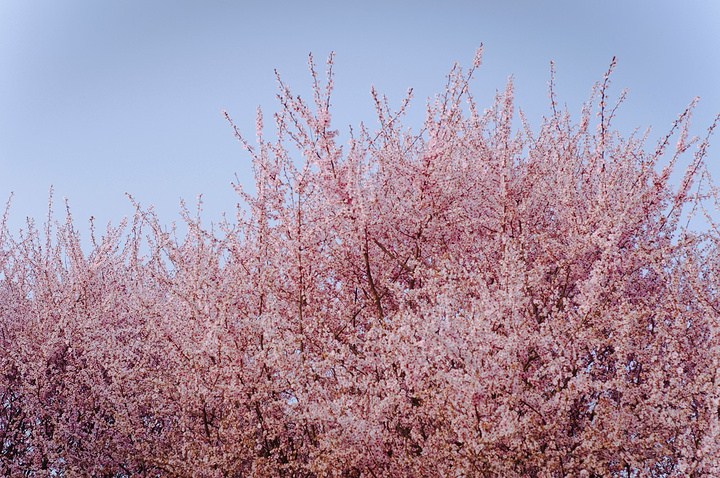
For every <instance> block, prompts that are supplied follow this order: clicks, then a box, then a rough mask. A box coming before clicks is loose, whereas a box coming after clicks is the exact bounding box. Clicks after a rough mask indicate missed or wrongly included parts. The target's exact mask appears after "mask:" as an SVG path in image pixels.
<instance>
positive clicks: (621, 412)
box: [0, 54, 720, 477]
mask: <svg viewBox="0 0 720 478" xmlns="http://www.w3.org/2000/svg"><path fill="white" fill-rule="evenodd" d="M479 64H480V55H479V54H478V55H477V57H476V59H475V62H474V64H473V67H472V68H471V69H470V70H469V72H467V73H464V72H463V71H462V70H461V69H460V68H459V67H457V66H456V67H455V68H454V69H453V70H452V71H451V73H450V74H449V76H448V84H447V88H446V90H445V91H444V92H443V93H442V94H441V95H439V96H437V97H436V98H435V99H434V101H431V102H430V103H429V105H428V109H427V119H426V121H425V123H424V125H423V126H422V129H421V131H420V132H419V133H412V132H411V131H409V130H406V129H404V128H403V126H402V125H401V122H400V120H401V117H402V115H403V112H404V110H405V107H406V106H407V103H408V101H409V97H408V101H406V102H405V103H403V105H402V107H401V109H400V110H399V111H393V110H391V109H390V108H389V107H388V105H387V101H386V100H385V99H384V98H382V97H380V96H379V95H377V94H376V93H374V92H373V96H374V99H375V102H376V105H377V115H378V120H379V125H380V126H379V128H378V129H377V130H375V131H371V130H369V129H367V128H366V127H364V126H361V127H360V128H359V130H358V131H356V132H354V133H352V137H351V139H350V141H349V143H348V144H347V145H345V146H344V147H343V146H341V145H339V144H338V143H337V132H336V131H334V130H332V129H331V125H330V112H329V105H330V95H331V91H332V88H333V83H332V57H331V58H330V60H329V61H328V75H327V83H325V84H322V83H321V79H320V78H319V75H318V74H317V72H316V70H315V67H314V65H313V64H312V60H311V74H312V79H313V82H314V98H313V100H312V102H310V103H307V102H305V101H304V100H302V99H301V98H299V97H296V96H293V95H292V94H291V93H290V91H289V89H288V88H287V87H286V86H285V85H284V84H283V83H282V82H280V94H279V99H280V103H281V108H280V111H279V112H278V113H277V114H276V115H275V122H276V130H277V138H276V139H275V140H272V141H271V140H267V139H265V137H264V136H263V124H262V115H261V114H259V116H258V140H257V144H256V145H251V144H250V143H249V142H247V141H246V140H245V139H243V137H242V136H240V135H239V134H238V138H240V139H241V141H242V143H243V145H244V146H245V147H246V148H247V149H248V150H249V151H250V154H251V155H252V158H253V168H254V169H253V170H254V173H255V180H256V192H255V193H254V194H252V195H250V194H247V193H245V192H244V191H243V190H242V188H240V187H239V186H238V187H237V189H238V191H239V193H240V194H241V196H242V198H243V199H244V201H245V203H246V204H247V206H248V210H247V212H246V213H244V214H243V213H240V214H239V215H238V219H237V221H236V222H235V223H233V224H230V223H226V224H223V225H222V227H221V228H220V232H211V231H208V230H206V229H204V228H203V227H202V225H201V224H200V221H199V219H197V218H194V217H192V216H191V215H190V214H188V213H187V212H186V214H185V221H186V223H187V226H188V234H187V235H186V237H185V238H183V239H178V238H177V237H176V236H175V235H173V234H172V231H170V232H167V231H165V230H163V229H162V227H161V225H160V222H159V220H158V218H156V217H155V216H154V214H153V213H152V212H151V211H143V210H141V209H140V208H138V211H137V213H136V215H135V216H134V218H132V219H131V220H130V221H129V223H123V224H121V225H120V227H118V228H117V229H108V230H107V231H106V233H105V235H103V236H102V237H100V238H98V237H97V236H96V234H95V233H94V231H93V232H92V234H91V250H90V252H89V253H87V254H86V253H84V252H83V250H82V249H81V245H80V238H79V233H78V231H77V230H76V229H75V226H74V225H73V221H72V217H71V216H70V213H69V212H68V213H67V219H66V221H65V222H64V223H57V222H54V221H53V220H52V215H49V216H48V221H47V223H46V225H45V227H44V231H38V230H36V229H35V228H34V227H33V225H32V223H31V224H29V227H28V230H27V231H26V232H25V233H24V234H21V235H19V237H13V236H12V235H11V234H10V233H9V232H8V230H7V229H8V228H7V226H6V223H7V221H6V220H3V223H2V224H3V227H2V232H1V233H0V274H1V275H0V341H2V343H1V344H0V471H2V473H4V474H5V475H6V476H32V477H35V476H38V477H39V476H68V477H69V476H101V477H125V476H153V477H157V476H168V477H184V476H194V477H241V476H242V477H244V476H258V477H261V476H287V477H322V476H338V477H340V476H343V477H381V476H386V477H389V476H392V477H399V476H401V477H405V476H406V477H435V476H453V477H460V476H468V477H469V476H477V477H494V476H498V477H512V476H517V477H563V476H568V477H570V476H573V477H574V476H585V477H640V476H654V477H665V476H695V477H701V476H702V477H710V476H720V458H718V457H720V388H719V386H720V348H719V347H720V296H719V295H718V291H719V290H720V289H719V287H720V254H718V252H719V251H718V245H719V244H720V241H719V240H720V236H719V235H718V232H717V229H715V228H714V226H713V227H711V228H710V229H709V231H708V232H693V231H692V230H690V229H689V228H688V227H686V226H685V225H683V221H684V217H685V214H686V213H688V212H689V213H690V214H691V215H692V216H698V215H701V214H702V211H704V209H703V208H702V204H703V201H705V202H706V203H707V202H708V201H713V200H715V198H716V197H717V193H716V190H715V189H714V188H713V187H712V184H711V183H710V182H709V178H708V177H707V172H706V170H705V166H704V161H705V155H706V148H707V145H708V141H707V138H706V139H689V138H688V126H689V120H690V113H691V111H692V105H691V107H690V108H689V109H688V110H687V111H686V112H685V113H683V114H682V115H681V116H680V117H679V119H678V120H677V122H676V123H675V125H674V126H673V128H672V130H671V131H670V133H669V134H668V135H667V136H666V137H665V138H663V139H662V140H661V141H660V143H659V144H658V145H657V146H656V147H650V148H649V149H648V148H647V146H646V143H647V141H646V137H637V136H635V135H633V136H630V137H629V138H623V137H622V136H621V135H620V134H619V133H618V132H617V131H615V130H613V129H612V127H611V122H612V119H613V117H614V114H615V108H610V107H609V106H608V100H607V92H608V85H609V80H608V76H606V77H605V79H604V81H603V82H602V83H599V84H598V85H597V86H596V88H595V89H594V91H593V95H592V97H591V100H590V102H589V103H587V104H586V105H585V107H584V109H583V111H582V114H581V118H580V122H579V124H575V123H573V122H572V121H571V119H570V117H569V114H568V113H566V112H560V111H558V110H557V108H556V103H555V99H554V98H555V97H554V94H553V92H552V83H551V106H552V114H551V115H550V117H549V118H546V119H545V120H544V122H543V124H542V126H541V127H540V130H539V131H537V132H532V131H531V130H530V128H529V127H528V126H527V124H526V123H525V122H522V123H521V125H520V127H519V128H513V124H512V120H513V115H514V105H513V87H512V83H509V84H508V86H507V88H506V89H505V91H504V93H501V94H499V95H498V97H497V100H496V102H495V104H494V105H493V106H492V108H490V109H488V110H485V111H484V112H483V111H480V110H479V109H478V108H477V106H476V104H475V103H474V101H473V99H472V96H471V94H470V92H469V89H468V85H469V82H470V79H471V77H472V74H473V72H474V71H475V69H476V68H477V67H478V66H479ZM609 73H610V72H608V75H609ZM596 103H597V105H596ZM594 113H596V116H595V115H594ZM713 128H714V124H713V126H712V127H711V128H710V132H711V131H712V129H713ZM708 136H709V134H708ZM675 138H677V144H676V146H675V149H674V151H672V148H671V147H670V143H671V141H674V140H675ZM693 146H697V148H696V149H695V152H694V153H688V151H690V148H692V147H693ZM686 157H689V160H687V161H686V163H687V167H686V170H685V173H684V175H683V176H682V178H681V179H680V180H679V181H674V183H673V182H671V174H672V173H673V171H675V170H677V169H678V167H679V164H680V163H681V162H682V161H683V158H686ZM662 164H664V165H665V166H664V167H662V168H661V166H662ZM678 183H679V184H678ZM693 185H695V186H697V188H696V187H694V186H693Z"/></svg>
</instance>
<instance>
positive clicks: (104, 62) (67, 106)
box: [0, 0, 720, 230]
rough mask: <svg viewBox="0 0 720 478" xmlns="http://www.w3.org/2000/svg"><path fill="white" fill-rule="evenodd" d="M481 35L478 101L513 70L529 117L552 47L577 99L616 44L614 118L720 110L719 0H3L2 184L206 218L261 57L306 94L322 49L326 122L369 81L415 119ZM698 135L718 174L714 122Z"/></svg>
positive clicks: (40, 203)
mask: <svg viewBox="0 0 720 478" xmlns="http://www.w3.org/2000/svg"><path fill="white" fill-rule="evenodd" d="M480 43H483V44H484V57H483V66H482V67H481V69H480V70H479V72H478V73H477V76H476V77H477V80H476V81H475V83H474V91H475V93H476V98H477V99H478V100H479V101H480V103H481V106H482V107H485V106H489V105H490V104H491V99H492V96H493V94H494V92H495V90H496V89H502V88H503V87H504V85H505V82H506V80H507V77H508V76H509V75H514V77H515V84H516V87H517V90H516V93H517V94H516V99H517V104H518V106H520V107H521V108H522V109H524V110H525V112H526V114H527V115H528V117H529V119H530V122H531V124H533V125H537V124H538V123H539V121H540V117H541V115H543V114H547V111H548V100H547V81H548V79H549V64H550V61H551V60H553V61H554V62H555V65H556V70H557V82H556V83H557V93H558V99H559V101H560V102H561V103H567V105H568V107H569V108H570V111H571V112H572V113H574V114H576V115H577V114H579V111H580V107H581V104H582V102H583V101H585V100H586V99H587V98H588V95H589V93H590V89H591V87H592V84H593V83H594V82H595V81H597V80H600V79H601V78H602V75H603V73H604V72H605V71H606V70H607V68H608V65H609V63H610V60H611V58H612V57H613V56H617V58H618V66H617V69H616V72H615V75H614V77H613V90H612V91H613V92H614V93H615V94H618V93H619V92H620V91H621V90H622V89H623V88H628V89H629V96H628V99H627V102H626V104H625V106H624V108H623V109H622V110H621V111H620V113H619V121H618V122H617V123H616V125H617V126H619V127H620V128H621V129H623V130H624V131H627V132H630V131H632V129H634V128H635V127H641V128H642V129H644V128H646V127H648V126H652V127H653V133H652V135H651V138H653V141H655V140H656V139H657V138H659V137H660V136H661V135H662V134H663V133H665V132H666V131H667V130H668V128H669V127H670V125H671V123H672V121H673V120H674V119H675V118H676V116H677V115H678V114H679V113H681V112H682V111H683V110H684V108H685V107H686V106H687V104H688V103H689V102H690V101H691V100H692V99H693V98H694V97H695V96H700V97H701V102H700V106H699V107H698V109H697V113H696V116H695V120H694V123H693V124H694V125H695V127H694V129H693V132H694V133H695V134H698V135H702V134H704V131H705V128H706V127H707V126H708V125H709V124H710V122H711V120H712V118H713V117H714V115H715V114H716V113H718V112H720V0H683V1H678V0H652V1H651V0H632V1H628V0H603V1H600V0H597V1H589V0H572V1H565V0H562V1H553V0H547V1H539V0H523V1H521V0H492V1H490V0H487V1H486V0H476V1H469V0H467V1H457V0H444V1H435V2H430V1H417V0H416V1H394V0H384V1H376V0H372V1H362V0H358V1H352V2H350V1H342V0H333V1H314V0H305V1H297V0H295V1H268V0H265V1H229V0H226V1H220V0H203V1H195V2H191V1H185V0H173V1H166V0H162V1H161V0H122V1H121V0H102V1H99V0H63V1H58V0H0V198H1V199H2V200H3V201H4V200H5V199H6V198H8V197H9V195H10V192H11V191H14V192H15V198H14V199H13V207H12V208H11V220H10V223H11V227H13V229H14V230H17V229H18V228H20V227H21V226H22V225H23V224H24V221H25V217H26V216H32V217H36V218H37V219H38V221H42V219H43V217H44V214H45V211H46V209H47V197H48V190H49V188H50V186H51V185H54V188H55V196H56V200H59V201H60V202H61V201H62V197H67V198H68V199H69V201H70V206H71V209H72V211H73V214H74V216H75V221H76V225H77V226H78V228H80V229H85V225H86V224H87V221H88V219H89V218H90V216H95V217H96V218H97V221H98V227H99V228H100V229H102V228H103V227H104V224H106V223H107V222H108V221H112V222H113V223H114V224H117V223H118V222H119V220H120V219H122V217H123V216H125V215H130V214H132V212H133V208H132V206H131V205H130V202H129V200H128V199H127V198H126V197H125V193H126V192H129V193H131V194H132V195H133V196H134V197H135V198H136V199H137V200H138V201H140V203H141V204H142V205H143V206H149V205H150V204H153V205H155V208H156V210H157V212H158V214H159V215H160V218H161V220H162V221H163V223H165V224H169V223H170V222H172V221H176V220H178V219H179V216H178V210H179V206H178V204H179V200H180V198H184V199H185V200H186V201H187V202H188V203H189V205H190V206H193V205H194V204H195V198H196V197H197V195H198V194H203V199H204V206H205V214H204V217H205V218H206V220H207V221H218V220H219V219H220V217H221V213H222V212H227V213H229V214H233V213H234V207H235V204H236V203H237V202H238V197H237V195H236V194H235V192H234V191H233V190H232V188H231V186H230V182H231V181H233V180H234V175H235V174H237V175H238V177H239V178H240V180H241V181H242V182H243V183H246V184H251V183H252V177H251V175H250V163H249V156H248V155H247V153H245V152H244V151H243V150H242V148H241V147H240V144H239V143H238V142H237V141H236V140H235V138H234V137H233V134H232V131H231V128H230V126H229V125H228V124H227V122H226V121H225V120H224V119H223V117H222V113H221V111H222V110H223V109H226V110H227V111H228V113H229V114H230V116H231V117H232V118H233V119H234V120H235V122H236V124H237V125H238V126H239V127H240V128H241V129H242V130H243V131H245V132H246V133H247V136H248V137H250V138H253V137H254V120H255V109H256V108H257V106H262V107H263V109H264V110H265V113H266V117H268V118H269V117H270V113H271V112H273V111H274V110H275V109H276V101H275V93H276V84H275V78H274V74H273V69H277V70H278V71H279V72H280V74H281V75H282V77H283V79H284V81H285V82H286V83H287V84H288V85H290V87H291V88H292V89H293V90H294V91H296V92H298V93H300V94H301V95H304V96H307V94H308V92H309V85H310V81H309V75H308V72H307V67H306V63H307V55H308V53H309V52H312V53H313V54H314V55H315V57H316V60H317V61H318V62H319V63H321V64H322V63H324V59H325V57H326V56H327V55H328V54H329V53H330V52H331V51H335V52H336V66H335V72H336V73H337V76H336V89H335V96H334V101H333V105H334V112H335V116H334V120H335V121H334V125H335V127H337V128H339V129H341V130H347V125H353V126H356V125H357V124H358V123H359V122H360V121H365V122H366V123H369V124H371V125H372V124H374V117H373V105H372V102H371V99H370V94H369V91H370V86H371V84H375V86H376V88H377V89H378V90H379V91H380V92H382V93H385V94H387V95H388V97H389V99H390V101H391V102H393V103H394V104H396V105H399V103H400V101H401V100H402V98H403V96H404V93H405V91H406V90H407V89H408V88H409V87H413V88H414V90H415V103H414V105H415V107H414V109H413V110H411V115H410V117H409V119H410V122H411V123H413V122H414V124H411V126H418V125H419V122H420V120H421V118H422V113H423V108H424V104H425V99H426V98H427V97H429V96H431V95H433V94H434V93H436V92H439V91H440V90H441V88H442V87H443V86H444V82H445V78H444V76H445V75H446V74H447V73H448V71H449V70H450V68H451V67H452V65H453V63H454V62H455V61H458V62H459V63H461V64H463V65H469V64H470V63H471V61H472V57H473V53H474V51H475V49H476V48H477V47H478V46H479V45H480ZM710 151H711V154H710V158H711V160H713V161H714V164H713V165H712V166H711V171H713V172H714V174H715V176H716V177H717V180H718V181H720V135H716V137H715V141H714V147H713V148H711V150H710ZM713 158H714V159H713ZM60 206H61V204H58V205H57V207H56V209H57V210H58V211H60V212H62V207H60Z"/></svg>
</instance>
